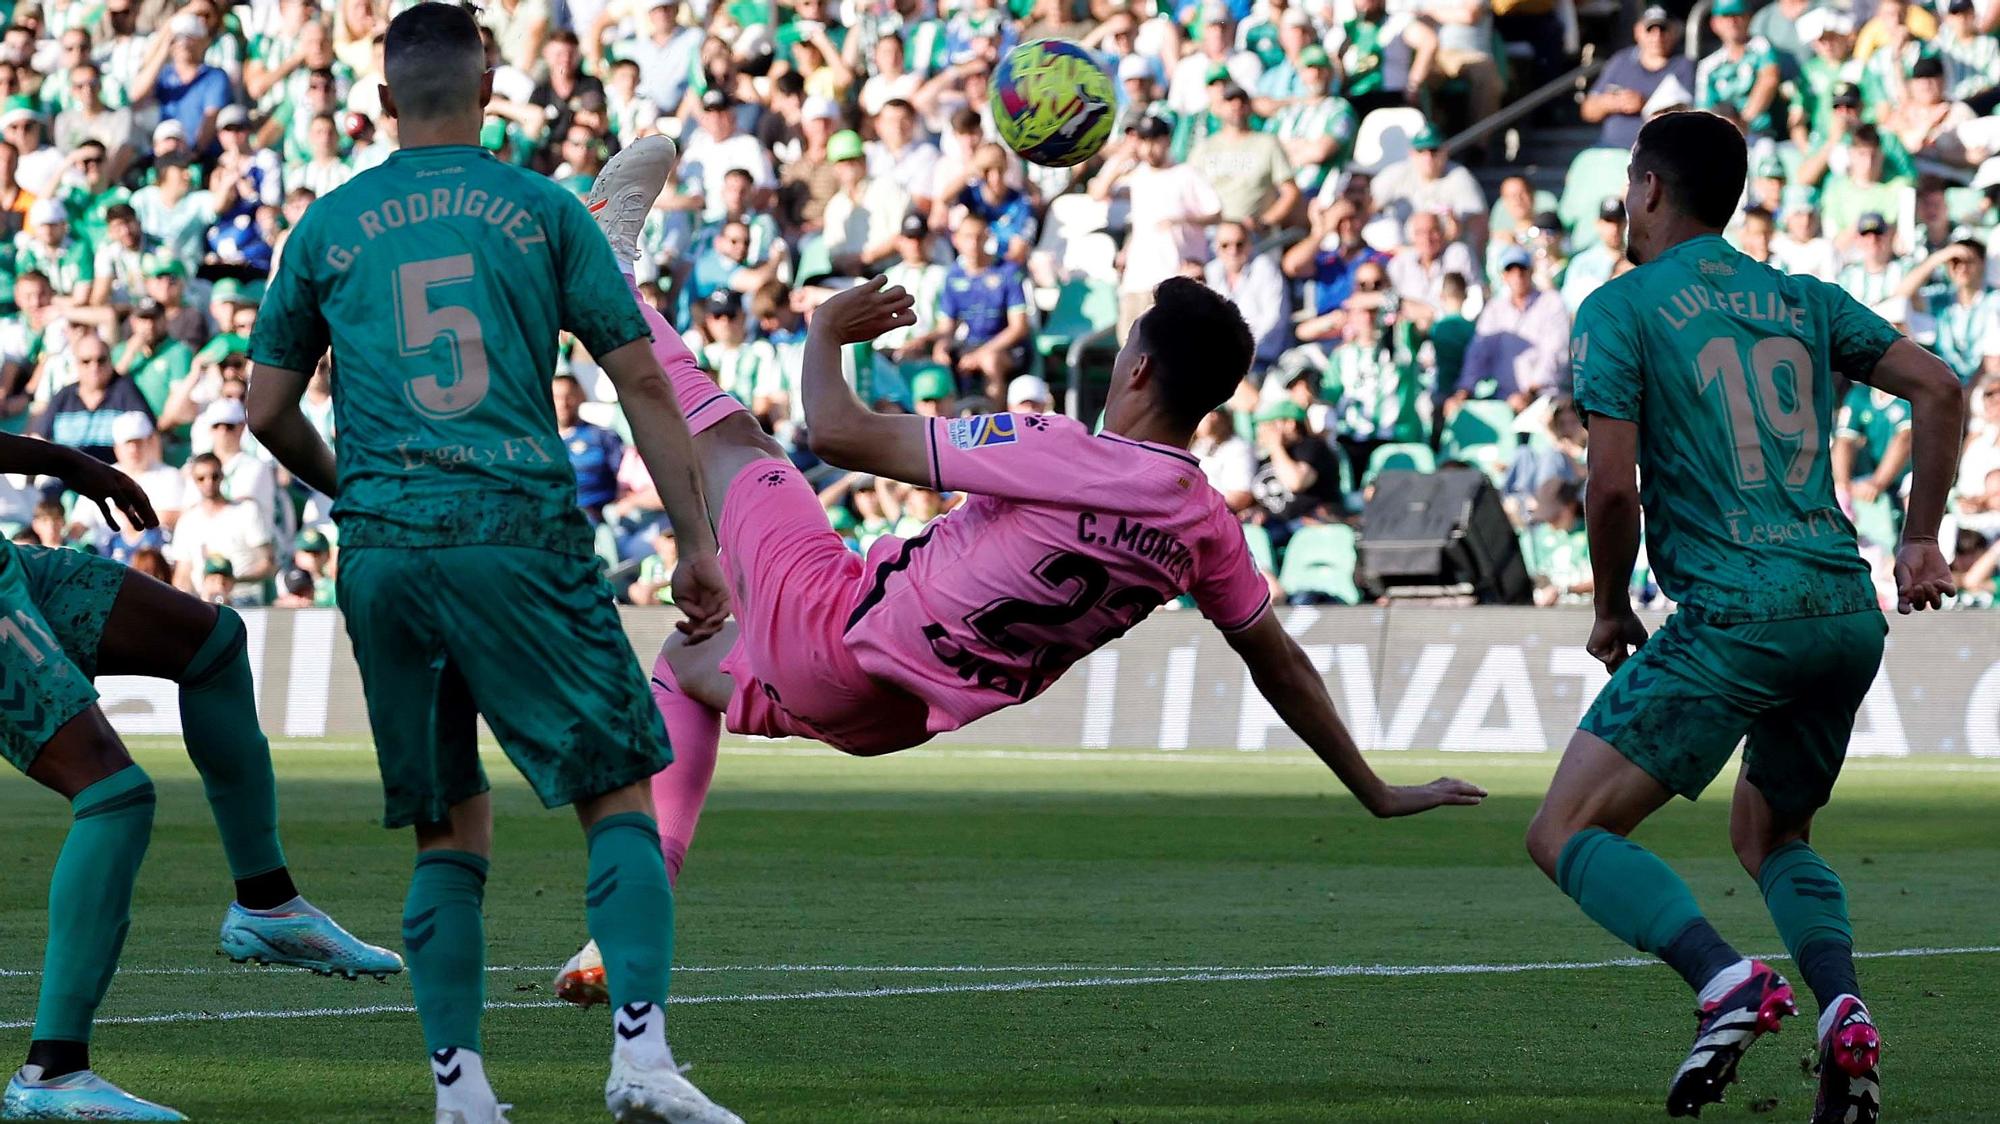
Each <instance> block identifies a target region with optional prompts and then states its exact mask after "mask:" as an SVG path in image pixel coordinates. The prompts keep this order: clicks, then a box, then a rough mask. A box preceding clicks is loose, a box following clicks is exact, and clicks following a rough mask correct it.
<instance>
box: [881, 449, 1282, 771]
mask: <svg viewBox="0 0 2000 1124" xmlns="http://www.w3.org/2000/svg"><path fill="white" fill-rule="evenodd" d="M929 443H930V463H931V484H932V486H933V487H935V488H937V489H938V490H939V491H954V492H966V493H969V494H970V498H969V499H968V500H967V501H966V502H965V503H964V504H963V505H961V506H960V507H959V508H958V509H957V510H955V511H952V512H951V513H950V514H948V515H945V516H944V517H943V518H941V519H938V520H937V521H935V522H933V523H931V524H930V525H929V526H928V527H926V528H924V530H923V533H921V534H919V535H917V536H915V537H914V538H910V539H898V538H894V537H886V538H882V539H879V540H877V541H876V542H875V544H874V546H873V547H871V548H870V549H869V551H868V558H867V562H866V564H865V565H864V566H863V568H862V586H861V590H860V594H859V598H858V600H857V601H856V602H855V605H854V609H853V611H852V612H851V613H850V614H849V616H848V621H847V644H848V647H849V649H850V650H851V651H852V652H853V653H854V658H855V660H856V661H857V662H858V663H859V664H860V665H861V667H862V669H863V670H865V671H866V672H867V673H868V674H869V675H870V676H871V677H873V678H876V679H880V680H884V681H887V682H889V683H892V684H894V685H895V686H897V687H900V688H901V689H903V690H904V691H907V692H909V693H910V694H912V695H915V696H916V697H917V698H919V699H921V700H922V701H923V702H924V703H925V704H926V705H927V706H929V708H930V718H929V728H930V730H931V732H933V733H937V732H941V731H944V730H955V729H957V728H959V727H960V726H963V725H965V724H966V723H968V722H971V721H973V720H975V719H977V718H980V717H982V716H984V715H987V714H991V713H993V712H994V711H996V710H999V709H1000V708H1002V707H1006V706H1012V705H1013V704H1015V703H1019V702H1026V701H1027V700H1029V699H1032V698H1034V697H1035V696H1036V695H1039V694H1041V693H1042V691H1043V690H1044V689H1046V688H1047V687H1048V686H1049V684H1051V683H1053V682H1055V681H1056V680H1057V679H1058V678H1060V677H1061V676H1062V674H1063V672H1065V671H1068V670H1069V667H1070V665H1071V664H1074V663H1075V662H1076V661H1078V660H1080V659H1082V658H1083V657H1085V656H1087V655H1089V654H1090V653H1091V652H1094V651H1096V650H1097V649H1098V648H1101V647H1103V646H1104V645H1105V644H1108V643H1110V642H1111V641H1112V640H1114V639H1116V638H1118V637H1119V636H1121V635H1123V634H1124V632H1125V631H1126V630H1127V629H1129V628H1131V627H1132V626H1133V625H1135V624H1137V623H1139V621H1141V620H1143V619H1144V618H1145V616H1146V614H1148V613H1150V612H1152V611H1153V610H1154V609H1156V608H1158V607H1159V606H1161V605H1163V604H1165V603H1167V602H1168V601H1171V600H1173V599H1174V598H1176V597H1179V596H1180V595H1181V594H1183V593H1191V594H1193V595H1194V600H1195V604H1196V605H1197V606H1199V607H1200V609H1201V611H1202V613H1203V615H1205V616H1206V617H1208V619H1209V620H1210V621H1212V622H1214V623H1215V624H1216V625H1217V626H1218V627H1219V628H1221V629H1222V630H1223V631H1225V632H1235V631H1239V630H1241V629H1244V628H1248V627H1249V626H1250V625H1252V624H1254V623H1256V622H1257V620H1258V619H1259V618H1261V617H1262V616H1263V615H1264V612H1265V610H1266V609H1267V608H1268V607H1269V605H1270V590H1269V587H1268V586H1267V585H1266V584H1265V582H1264V579H1263V577H1262V576H1261V575H1259V574H1258V572H1257V567H1256V564H1255V563H1254V562H1252V561H1251V559H1250V549H1249V546H1248V544H1247V543H1246V542H1245V540H1244V537H1243V528H1242V527H1241V526H1240V525H1239V524H1238V523H1237V521H1236V519H1235V517H1234V516H1232V515H1231V514H1230V513H1229V508H1228V506H1227V505H1225V504H1224V503H1223V501H1222V497H1221V496H1220V495H1218V494H1217V493H1216V491H1215V490H1214V489H1213V488H1210V487H1209V485H1208V481H1207V480H1206V479H1205V478H1204V477H1203V476H1202V472H1201V466H1200V464H1199V463H1198V462H1196V460H1195V458H1194V457H1193V456H1191V455H1190V454H1189V453H1188V452H1187V451H1186V450H1184V449H1177V448H1173V447H1171V446H1167V445H1154V444H1150V443H1147V442H1143V441H1133V440H1129V439H1127V438H1124V437H1119V436H1116V435H1113V434H1108V433H1107V434H1100V435H1098V436H1092V435H1091V434H1090V431H1089V430H1087V429H1085V428H1084V427H1083V426H1082V425H1080V424H1078V423H1077V422H1075V421H1073V420H1071V419H1070V418H1066V417H1061V416H1058V415H1050V414H992V415H984V416H980V417H972V418H937V419H933V420H932V422H931V427H930V437H929Z"/></svg>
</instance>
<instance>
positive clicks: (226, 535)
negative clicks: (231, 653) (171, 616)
mask: <svg viewBox="0 0 2000 1124" xmlns="http://www.w3.org/2000/svg"><path fill="white" fill-rule="evenodd" d="M188 475H189V477H190V478H191V479H192V480H193V481H194V487H195V493H196V497H197V498H196V500H195V502H194V504H193V506H191V507H189V508H188V509H187V510H186V511H183V512H182V513H181V519H180V523H179V524H178V525H177V526H176V527H175V528H174V543H173V546H174V584H175V585H176V586H178V587H180V588H181V589H184V590H186V591H187V592H189V593H193V594H197V595H199V594H200V593H201V582H202V574H203V570H204V568H205V566H206V563H207V560H208V559H209V557H210V556H217V557H220V558H223V559H226V560H227V561H228V562H229V565H230V572H231V573H232V575H233V576H234V578H235V580H236V582H237V583H238V584H237V586H236V588H235V596H234V598H233V600H234V601H235V603H236V604H261V603H262V602H263V582H264V579H266V578H268V577H270V576H271V575H272V574H274V573H276V572H277V553H276V551H274V550H273V549H272V547H271V528H270V527H269V526H268V525H267V524H266V523H265V521H264V520H263V519H262V518H260V517H259V516H258V515H257V512H256V509H255V508H253V507H252V506H251V505H250V504H247V503H239V502H235V501H232V500H230V499H228V498H226V497H225V496H224V495H223V494H222V462H221V461H220V460H218V459H216V456H215V454H213V453H203V454H201V455H200V456H197V457H195V458H194V459H193V460H191V461H189V462H188Z"/></svg>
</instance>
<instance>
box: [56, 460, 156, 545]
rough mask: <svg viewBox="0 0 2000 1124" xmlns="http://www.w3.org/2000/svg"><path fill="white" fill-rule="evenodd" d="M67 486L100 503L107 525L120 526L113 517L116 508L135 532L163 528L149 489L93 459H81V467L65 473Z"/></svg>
mask: <svg viewBox="0 0 2000 1124" xmlns="http://www.w3.org/2000/svg"><path fill="white" fill-rule="evenodd" d="M63 483H65V484H68V485H69V487H70V490H71V491H73V492H75V493H76V494H78V495H80V496H88V497H89V498H90V499H92V500H94V501H96V503H97V508H98V510H99V511H102V512H103V513H104V525H105V526H107V527H116V526H118V525H119V521H118V520H116V519H113V518H112V517H111V512H112V509H113V508H114V507H115V508H117V510H118V511H119V513H120V514H122V515H124V516H125V523H126V525H128V526H130V527H132V528H133V529H134V530H140V531H146V530H151V529H152V528H154V527H157V526H159V525H160V517H159V516H158V515H156V514H154V512H153V501H152V500H149V499H147V498H146V491H145V489H143V488H141V487H139V482H138V481H137V480H134V479H132V478H131V477H130V476H127V475H125V474H124V473H122V472H120V471H118V470H117V469H115V468H113V467H111V466H110V465H108V464H105V463H104V462H103V461H100V460H97V459H95V458H92V457H80V458H78V462H77V467H76V468H74V469H70V470H69V471H66V472H64V473H63Z"/></svg>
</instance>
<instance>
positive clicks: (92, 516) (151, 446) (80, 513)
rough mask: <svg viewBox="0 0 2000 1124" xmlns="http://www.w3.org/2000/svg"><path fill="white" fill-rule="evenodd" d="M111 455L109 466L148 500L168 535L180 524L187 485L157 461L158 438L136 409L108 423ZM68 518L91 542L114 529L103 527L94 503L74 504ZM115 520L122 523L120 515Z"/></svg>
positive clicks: (158, 453) (100, 515)
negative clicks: (136, 487) (135, 485)
mask: <svg viewBox="0 0 2000 1124" xmlns="http://www.w3.org/2000/svg"><path fill="white" fill-rule="evenodd" d="M111 452H112V457H113V458H114V459H113V460H112V467H113V468H116V469H117V470H118V471H120V472H122V473H124V474H125V475H126V476H129V477H131V478H132V479H133V480H135V481H137V482H138V484H139V487H140V488H141V489H143V490H144V491H145V493H146V498H147V499H148V500H150V501H152V504H153V511H154V512H155V513H157V514H158V515H159V517H160V526H162V527H164V528H166V529H167V531H168V532H170V533H171V532H172V531H173V529H174V524H176V523H178V522H179V521H180V517H181V505H182V504H183V503H184V502H186V495H187V486H186V482H185V481H184V480H182V478H181V474H180V471H179V470H178V469H176V468H174V467H173V466H172V465H169V464H167V463H166V462H165V461H162V460H161V459H160V438H159V436H158V435H157V434H156V433H155V432H154V429H153V419H152V418H149V417H147V416H146V415H145V414H143V413H140V412H139V411H137V410H134V411H132V412H130V413H126V414H120V415H118V417H117V419H116V420H114V421H113V422H112V423H111ZM70 518H71V520H72V521H73V522H74V523H76V524H78V525H80V526H82V527H83V528H84V529H85V530H87V531H89V532H90V533H91V535H92V538H93V541H97V542H102V541H104V540H106V539H108V538H110V536H111V535H113V534H115V533H116V532H117V530H118V528H114V527H111V526H107V525H106V524H105V522H104V513H103V511H102V510H101V509H100V508H99V507H98V505H96V504H94V503H80V504H77V505H76V507H75V509H74V510H73V511H72V512H71V513H70ZM119 521H120V522H121V523H122V522H124V519H123V517H122V516H121V517H120V519H119Z"/></svg>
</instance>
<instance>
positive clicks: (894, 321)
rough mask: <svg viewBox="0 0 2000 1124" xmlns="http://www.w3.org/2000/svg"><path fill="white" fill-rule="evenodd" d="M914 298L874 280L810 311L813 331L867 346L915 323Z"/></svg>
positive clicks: (897, 287)
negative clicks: (884, 335) (875, 339)
mask: <svg viewBox="0 0 2000 1124" xmlns="http://www.w3.org/2000/svg"><path fill="white" fill-rule="evenodd" d="M916 308H917V299H916V298H915V297H913V296H911V295H910V294H909V293H908V292H906V291H905V290H904V289H903V288H902V287H901V286H899V285H891V284H889V283H888V282H887V281H886V280H885V279H884V278H881V277H875V278H871V279H869V280H867V281H864V282H862V283H861V284H859V285H856V286H854V287H853V288H851V289H848V290H846V291H844V292H840V293H835V294H834V295H833V296H831V297H828V298H827V299H826V301H825V302H824V303H823V304H821V305H820V306H819V307H818V308H816V309H814V310H813V321H812V328H813V330H814V331H824V332H826V333H827V334H828V335H831V336H832V337H833V338H834V339H836V340H839V341H840V342H841V343H866V342H868V341H869V340H872V339H874V338H875V337H876V336H879V335H881V334H882V333H884V332H887V331H891V330H893V329H896V328H907V327H909V326H910V325H912V324H915V323H916V322H917V312H916Z"/></svg>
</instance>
